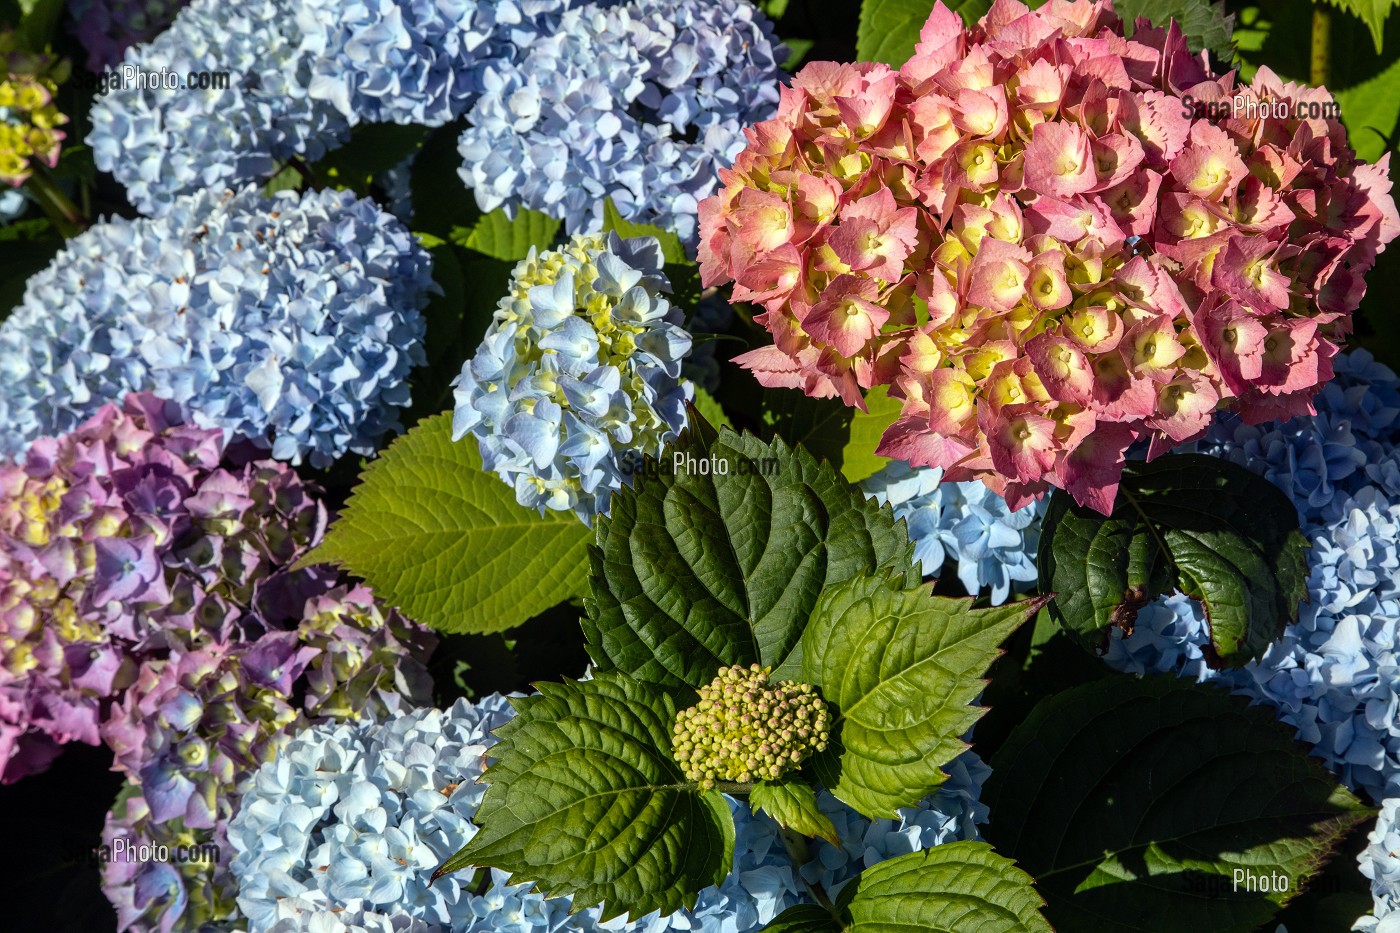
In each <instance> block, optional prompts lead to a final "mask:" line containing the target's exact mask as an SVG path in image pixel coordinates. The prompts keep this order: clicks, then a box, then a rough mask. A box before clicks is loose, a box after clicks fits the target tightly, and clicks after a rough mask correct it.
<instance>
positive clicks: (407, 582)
mask: <svg viewBox="0 0 1400 933" xmlns="http://www.w3.org/2000/svg"><path fill="white" fill-rule="evenodd" d="M588 538H589V534H588V529H587V528H586V527H584V525H583V524H582V523H581V522H579V520H578V519H577V518H575V517H574V516H573V515H572V514H571V513H559V512H549V513H548V514H546V515H540V514H539V513H538V512H537V511H535V510H534V509H527V508H524V507H523V506H520V505H518V504H516V501H515V491H514V490H513V489H512V488H511V486H510V485H509V484H507V483H506V482H505V481H503V480H502V479H501V478H500V477H499V476H496V475H495V474H494V473H486V472H483V471H482V469H481V458H480V456H479V455H478V454H477V451H476V441H475V440H474V439H472V438H470V437H468V438H464V439H463V440H461V441H459V442H456V443H454V442H453V440H452V415H451V414H450V413H448V414H443V415H437V416H434V417H432V418H429V419H427V420H425V421H423V422H422V423H420V424H419V425H418V426H417V427H415V428H414V429H412V430H411V431H409V432H408V433H407V434H405V435H403V436H402V437H400V438H399V439H398V440H396V441H394V443H393V444H391V445H390V446H389V449H388V450H386V451H385V452H384V453H383V454H382V455H381V456H380V457H379V458H377V459H375V460H372V461H370V463H369V465H368V466H367V467H366V468H365V472H364V474H363V476H362V477H361V480H360V485H359V486H357V487H356V488H355V491H354V493H353V494H352V495H351V496H350V500H349V502H348V503H346V506H345V510H344V511H343V512H342V513H341V515H340V518H338V519H337V520H336V522H335V524H333V525H332V526H331V529H330V531H329V532H328V533H327V534H326V538H325V540H324V541H323V542H322V543H321V545H320V546H319V547H318V548H316V549H315V550H314V551H313V552H312V553H311V554H310V555H309V556H308V557H306V558H304V559H303V561H302V563H303V564H313V563H334V564H339V565H341V566H343V567H345V568H346V569H348V570H350V571H351V572H352V573H354V574H356V575H358V576H361V577H363V578H364V579H365V581H366V582H368V583H369V585H370V586H371V587H373V588H374V592H375V595H377V596H379V597H380V598H381V599H383V600H384V601H385V602H387V603H389V604H390V605H393V606H397V607H398V608H400V609H402V610H403V611H404V613H405V614H407V615H408V616H409V617H410V618H413V619H416V620H418V621H419V622H421V623H423V624H424V625H427V626H430V627H432V628H435V629H440V630H442V631H446V632H499V631H502V630H504V629H508V628H510V627H511V626H514V625H518V624H520V623H521V622H524V621H525V620H526V619H528V618H530V617H531V616H533V615H535V614H536V613H539V612H541V611H543V610H545V609H548V608H549V607H550V606H553V605H555V604H556V603H559V602H561V601H563V600H565V599H568V598H569V597H571V596H575V595H578V594H579V593H581V592H582V591H583V587H584V583H585V579H586V576H585V575H586V566H585V561H584V553H585V547H586V546H587V543H588Z"/></svg>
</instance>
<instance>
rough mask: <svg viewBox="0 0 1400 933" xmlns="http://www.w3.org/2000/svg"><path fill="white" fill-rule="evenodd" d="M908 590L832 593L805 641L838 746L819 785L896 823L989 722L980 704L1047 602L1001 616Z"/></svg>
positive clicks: (873, 586)
mask: <svg viewBox="0 0 1400 933" xmlns="http://www.w3.org/2000/svg"><path fill="white" fill-rule="evenodd" d="M931 591H932V587H931V586H921V587H918V588H916V589H912V590H911V589H906V588H905V585H904V579H903V578H902V577H900V576H893V577H887V576H884V575H881V576H858V577H855V578H853V579H850V580H847V581H845V582H844V583H839V584H836V585H835V586H830V587H828V588H827V589H826V590H825V591H824V592H823V593H822V596H821V599H819V600H818V601H817V605H816V607H815V608H814V609H813V610H812V620H811V622H810V623H809V624H808V625H807V629H806V631H805V632H804V633H803V635H802V679H803V680H804V681H806V682H807V683H810V684H815V685H816V686H817V687H818V688H820V689H821V692H822V697H823V698H824V699H825V700H826V701H827V703H829V704H831V706H832V712H833V713H834V715H835V721H834V722H833V723H832V730H831V734H832V740H833V741H832V744H831V746H830V747H828V749H827V750H826V751H825V752H822V753H820V754H818V755H817V757H816V758H815V759H814V760H813V765H814V768H815V770H816V773H817V777H818V778H819V779H820V780H821V782H822V784H823V785H824V786H825V787H827V789H829V790H830V791H831V792H832V793H833V794H835V795H836V797H837V799H839V800H841V801H843V802H844V803H846V804H848V805H850V806H852V807H854V808H855V809H856V810H858V811H860V812H861V813H863V814H865V815H866V816H868V817H870V818H872V819H874V818H877V817H895V816H897V813H896V811H897V810H898V809H899V808H900V807H907V806H913V805H914V804H915V803H917V802H918V801H919V800H920V799H922V798H923V797H926V796H927V795H929V794H930V793H932V792H933V791H934V790H936V789H937V788H938V785H939V784H941V783H943V780H944V774H943V765H945V764H947V763H948V762H950V761H952V760H953V759H954V758H956V757H957V756H958V755H959V754H961V753H962V752H963V751H964V750H965V749H966V748H967V743H966V742H964V741H963V739H962V737H963V736H964V735H965V734H966V733H967V730H968V729H970V728H972V725H973V723H975V722H976V721H977V718H978V717H979V716H980V715H981V713H982V709H981V708H980V707H976V706H973V705H972V703H973V701H974V700H975V699H976V698H977V695H978V694H979V693H981V692H982V687H983V685H984V683H985V681H983V680H982V675H983V674H984V673H985V672H986V670H987V667H988V665H990V664H991V663H992V661H993V660H994V659H995V658H996V656H997V651H998V649H999V647H1000V645H1001V643H1002V642H1003V641H1004V640H1005V639H1006V637H1007V636H1008V635H1010V634H1011V632H1012V631H1013V630H1015V629H1016V628H1017V626H1019V625H1021V624H1022V623H1024V622H1025V621H1026V620H1027V619H1029V618H1030V617H1031V616H1032V615H1034V614H1035V613H1036V611H1037V610H1038V609H1039V608H1040V607H1041V606H1042V605H1044V603H1045V597H1040V598H1037V599H1033V600H1029V601H1026V602H1019V603H1012V604H1011V605H1007V606H998V607H995V608H991V609H973V608H972V600H971V599H948V598H946V597H941V596H939V597H935V596H933V595H931Z"/></svg>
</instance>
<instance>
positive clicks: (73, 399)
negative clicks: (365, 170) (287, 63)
mask: <svg viewBox="0 0 1400 933" xmlns="http://www.w3.org/2000/svg"><path fill="white" fill-rule="evenodd" d="M432 288H434V286H433V284H432V278H431V274H430V270H429V258H428V254H427V252H426V251H425V250H423V249H422V248H421V247H420V246H419V245H418V243H417V241H416V239H415V238H414V237H413V235H412V234H411V233H409V232H408V230H407V228H405V227H404V226H403V224H402V223H400V222H399V221H398V220H397V219H395V218H393V217H392V216H390V215H388V214H385V213H383V212H382V211H380V210H379V208H378V207H376V206H375V205H374V203H373V202H371V201H369V200H357V199H356V198H355V197H354V195H352V194H350V193H349V192H340V191H322V192H309V193H307V194H305V195H301V196H298V195H296V194H295V193H293V192H282V193H280V194H279V195H276V196H274V197H272V198H265V197H263V196H261V195H260V194H259V193H258V192H257V191H256V190H254V189H251V188H250V189H246V190H244V191H242V192H240V193H238V194H215V193H213V192H202V193H200V194H198V195H195V196H192V197H190V198H187V199H181V200H180V202H179V204H178V206H177V207H176V208H175V209H173V210H172V212H171V213H169V214H167V215H166V216H164V217H161V218H155V219H145V218H143V219H138V220H134V221H129V220H123V219H119V218H118V219H112V220H108V221H106V222H104V223H100V224H97V225H96V226H94V227H92V228H91V229H89V230H88V231H87V232H85V233H83V234H81V235H79V236H77V237H75V238H73V239H71V240H69V241H68V242H67V244H66V246H65V248H64V249H63V250H62V251H61V252H60V253H59V254H58V256H57V257H55V259H54V261H53V263H52V264H51V265H50V266H49V267H48V268H46V269H44V270H43V271H41V272H39V273H38V274H36V275H35V276H34V277H33V278H31V279H30V280H29V283H28V286H27V288H26V291H25V296H24V300H23V301H22V302H21V303H20V304H19V305H18V306H17V307H16V308H15V310H14V312H13V314H12V315H11V316H10V317H9V318H8V319H7V320H5V322H4V323H3V324H2V325H0V374H3V377H4V382H5V385H6V392H5V393H4V394H3V395H0V457H15V456H18V455H20V454H21V453H22V452H23V450H24V448H25V446H26V445H27V444H28V443H29V442H31V441H32V440H33V439H34V438H37V437H41V436H44V435H47V434H57V433H62V432H64V431H69V430H72V429H73V428H74V427H76V426H77V425H78V424H79V423H80V422H81V421H83V419H85V418H87V417H88V416H89V415H91V414H92V413H93V412H94V411H96V410H97V409H98V408H99V407H100V406H101V405H102V404H104V403H105V402H109V401H118V400H120V399H121V398H122V397H124V396H125V395H126V393H128V392H141V391H151V392H154V393H156V394H157V395H159V396H161V397H162V398H166V399H171V400H173V401H175V402H177V403H178V404H179V405H180V407H181V409H182V410H183V411H184V412H185V413H186V415H187V416H188V417H189V418H190V420H191V421H193V422H194V423H195V424H197V425H199V426H200V427H204V428H215V427H217V428H221V429H223V430H224V431H225V432H227V434H228V435H229V436H238V437H244V438H248V439H250V440H252V441H254V442H255V443H257V444H258V445H260V446H262V447H264V448H266V449H270V450H271V451H272V455H273V456H274V457H276V458H278V459H283V460H290V461H292V462H293V463H299V462H301V461H302V460H309V461H310V462H311V463H312V464H313V465H315V466H326V465H329V464H330V463H331V462H332V461H334V460H335V459H336V458H337V457H339V456H340V455H342V454H344V453H345V452H347V451H355V452H359V453H369V452H372V451H373V450H374V449H375V446H376V443H377V441H378V439H379V438H380V437H381V436H382V435H383V434H384V433H385V432H386V431H390V430H394V429H396V428H397V427H398V422H397V420H396V412H397V411H398V409H399V408H400V407H402V406H403V405H405V404H407V402H408V400H409V393H408V383H407V377H408V373H409V370H410V369H411V368H412V367H413V366H415V365H418V364H419V363H421V362H422V361H423V359H424V356H423V348H422V345H421V344H422V338H423V333H424V324H423V318H422V316H421V315H420V314H419V310H420V309H421V308H422V307H423V306H424V305H425V304H426V302H427V297H428V292H429V291H430V290H431V289H432Z"/></svg>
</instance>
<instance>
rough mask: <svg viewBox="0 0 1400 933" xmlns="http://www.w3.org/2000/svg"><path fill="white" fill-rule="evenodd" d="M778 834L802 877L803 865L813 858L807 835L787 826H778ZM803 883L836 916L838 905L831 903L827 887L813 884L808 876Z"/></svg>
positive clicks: (824, 907)
mask: <svg viewBox="0 0 1400 933" xmlns="http://www.w3.org/2000/svg"><path fill="white" fill-rule="evenodd" d="M778 836H779V837H780V838H781V839H782V840H783V848H785V849H787V853H788V858H790V859H792V864H793V865H794V866H795V867H796V868H797V876H798V877H799V878H801V877H802V866H803V865H806V864H807V863H808V862H810V861H811V860H812V850H811V848H810V847H809V846H808V845H807V839H806V837H805V836H802V835H801V834H799V833H796V832H794V831H793V830H791V829H788V828H787V827H786V826H780V827H778ZM802 883H803V884H805V885H807V890H808V891H810V892H812V897H813V899H815V900H816V902H817V903H818V904H820V905H821V906H822V909H824V910H827V911H830V912H831V915H832V916H833V917H834V916H836V905H835V904H833V903H831V898H830V897H828V896H827V893H826V889H825V888H823V887H822V886H821V885H819V884H813V883H812V882H810V881H808V880H807V879H806V878H802Z"/></svg>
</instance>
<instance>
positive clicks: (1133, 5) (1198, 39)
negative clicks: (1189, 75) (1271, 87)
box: [1113, 0, 1235, 62]
mask: <svg viewBox="0 0 1400 933" xmlns="http://www.w3.org/2000/svg"><path fill="white" fill-rule="evenodd" d="M1113 8H1114V10H1116V11H1117V12H1118V15H1119V16H1121V17H1122V18H1123V25H1124V32H1126V33H1127V34H1128V35H1129V36H1131V35H1132V34H1133V25H1134V24H1135V23H1136V21H1137V20H1138V18H1139V17H1142V18H1144V19H1146V20H1147V21H1148V22H1150V23H1151V24H1152V25H1154V26H1165V25H1167V24H1168V23H1169V22H1171V21H1172V20H1176V23H1177V25H1178V26H1180V27H1181V33H1182V35H1184V36H1185V37H1186V43H1187V44H1188V45H1189V46H1190V47H1191V51H1193V52H1200V51H1201V50H1203V49H1210V50H1211V51H1212V52H1214V53H1215V54H1216V56H1218V57H1219V59H1220V61H1222V62H1229V61H1231V60H1232V59H1233V58H1234V57H1235V49H1234V45H1233V43H1232V42H1231V34H1232V33H1233V32H1234V28H1235V18H1234V16H1231V15H1229V14H1227V13H1226V11H1225V3H1224V0H1115V2H1114V4H1113Z"/></svg>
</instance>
